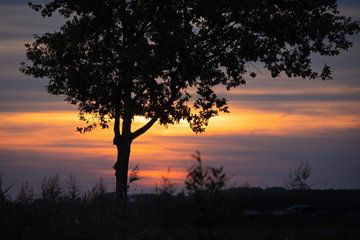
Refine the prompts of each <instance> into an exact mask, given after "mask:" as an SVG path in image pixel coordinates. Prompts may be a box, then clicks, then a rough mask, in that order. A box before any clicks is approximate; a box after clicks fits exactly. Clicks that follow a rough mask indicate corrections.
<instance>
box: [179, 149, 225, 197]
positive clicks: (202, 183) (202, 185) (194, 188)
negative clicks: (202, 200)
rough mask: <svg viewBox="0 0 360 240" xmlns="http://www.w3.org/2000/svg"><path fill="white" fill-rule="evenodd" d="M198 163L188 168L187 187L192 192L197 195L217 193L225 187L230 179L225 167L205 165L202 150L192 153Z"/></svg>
mask: <svg viewBox="0 0 360 240" xmlns="http://www.w3.org/2000/svg"><path fill="white" fill-rule="evenodd" d="M192 156H193V157H194V158H195V160H196V163H195V164H194V165H192V166H191V167H190V168H189V169H188V174H187V176H186V179H185V187H186V189H187V190H188V191H189V192H190V193H194V194H195V195H203V194H204V193H205V194H206V195H208V194H217V193H218V192H219V191H220V190H221V189H223V188H224V187H225V183H226V181H227V180H228V178H227V177H226V174H225V172H224V169H223V167H220V168H215V167H204V166H203V164H202V160H201V155H200V152H198V151H197V152H196V154H195V155H192Z"/></svg>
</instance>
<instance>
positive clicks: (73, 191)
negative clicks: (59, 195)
mask: <svg viewBox="0 0 360 240" xmlns="http://www.w3.org/2000/svg"><path fill="white" fill-rule="evenodd" d="M65 184H66V185H65V192H66V196H67V197H68V198H70V199H71V200H75V199H78V198H79V197H80V193H81V189H80V186H79V184H78V183H77V181H76V178H75V177H74V176H73V175H70V176H69V178H68V180H67V181H66V183H65Z"/></svg>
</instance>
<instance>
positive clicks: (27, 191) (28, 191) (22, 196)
mask: <svg viewBox="0 0 360 240" xmlns="http://www.w3.org/2000/svg"><path fill="white" fill-rule="evenodd" d="M34 196H35V195H34V189H33V188H32V187H31V186H30V184H29V182H28V181H26V182H24V183H22V184H21V186H20V190H19V192H18V194H17V196H16V202H18V203H21V204H24V205H28V204H30V203H31V202H32V201H33V200H34Z"/></svg>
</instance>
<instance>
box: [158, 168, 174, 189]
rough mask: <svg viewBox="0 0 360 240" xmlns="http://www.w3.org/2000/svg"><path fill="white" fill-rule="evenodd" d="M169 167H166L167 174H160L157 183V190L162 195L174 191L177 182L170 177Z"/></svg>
mask: <svg viewBox="0 0 360 240" xmlns="http://www.w3.org/2000/svg"><path fill="white" fill-rule="evenodd" d="M170 173H171V168H170V167H168V170H167V175H166V176H161V182H160V184H159V188H158V191H159V193H160V194H162V195H168V196H171V195H173V194H174V193H175V192H176V187H177V184H176V183H174V182H173V181H172V180H171V178H170Z"/></svg>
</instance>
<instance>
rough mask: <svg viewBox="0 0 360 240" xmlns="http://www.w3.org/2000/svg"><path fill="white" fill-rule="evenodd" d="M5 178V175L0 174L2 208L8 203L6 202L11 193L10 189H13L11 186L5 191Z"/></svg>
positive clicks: (0, 201) (0, 202) (0, 203)
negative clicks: (8, 194)
mask: <svg viewBox="0 0 360 240" xmlns="http://www.w3.org/2000/svg"><path fill="white" fill-rule="evenodd" d="M3 176H4V175H3V173H2V172H0V206H1V205H2V204H4V203H5V202H6V200H7V193H8V192H9V191H10V189H11V188H12V185H10V186H8V187H6V188H5V189H4V186H3V184H4V182H3Z"/></svg>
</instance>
